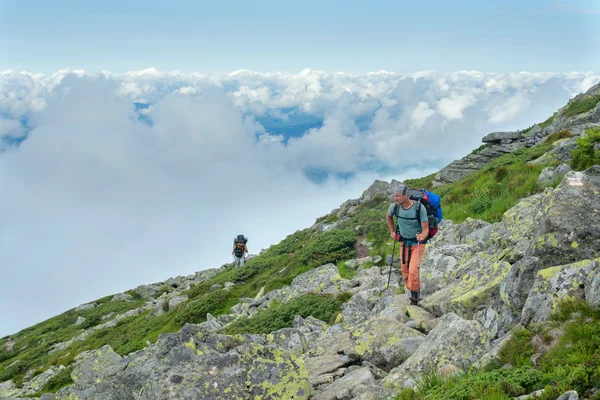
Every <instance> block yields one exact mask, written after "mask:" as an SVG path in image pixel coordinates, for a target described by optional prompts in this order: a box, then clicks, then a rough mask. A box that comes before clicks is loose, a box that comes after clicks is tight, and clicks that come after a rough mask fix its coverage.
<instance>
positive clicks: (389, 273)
mask: <svg viewBox="0 0 600 400" xmlns="http://www.w3.org/2000/svg"><path fill="white" fill-rule="evenodd" d="M395 249H396V237H394V245H393V246H392V260H391V261H390V271H389V272H388V282H387V287H386V288H387V289H389V288H390V277H391V276H392V265H394V250H395Z"/></svg>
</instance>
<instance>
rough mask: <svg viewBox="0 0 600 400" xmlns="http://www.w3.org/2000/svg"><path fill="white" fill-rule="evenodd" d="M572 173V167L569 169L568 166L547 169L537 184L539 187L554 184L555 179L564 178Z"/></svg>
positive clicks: (541, 174)
mask: <svg viewBox="0 0 600 400" xmlns="http://www.w3.org/2000/svg"><path fill="white" fill-rule="evenodd" d="M571 171H572V170H571V167H569V166H568V165H567V164H561V165H559V166H558V167H556V168H552V167H546V168H544V169H543V170H542V172H541V173H540V176H539V177H538V179H537V183H538V185H545V184H548V183H552V182H554V180H555V179H558V178H562V177H563V176H564V175H565V174H566V173H568V172H571Z"/></svg>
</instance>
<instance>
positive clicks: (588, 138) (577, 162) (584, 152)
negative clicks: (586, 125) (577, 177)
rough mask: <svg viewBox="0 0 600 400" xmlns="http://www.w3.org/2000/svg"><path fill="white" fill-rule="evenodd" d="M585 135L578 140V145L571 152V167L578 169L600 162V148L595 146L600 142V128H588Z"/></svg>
mask: <svg viewBox="0 0 600 400" xmlns="http://www.w3.org/2000/svg"><path fill="white" fill-rule="evenodd" d="M585 132H586V135H585V136H584V137H579V138H577V140H576V147H575V149H574V150H573V151H572V152H571V158H572V161H571V167H572V168H573V169H574V170H576V171H581V170H584V169H588V168H589V167H591V166H592V165H595V164H600V150H596V149H595V146H596V144H597V143H600V128H591V129H587V130H586V131H585Z"/></svg>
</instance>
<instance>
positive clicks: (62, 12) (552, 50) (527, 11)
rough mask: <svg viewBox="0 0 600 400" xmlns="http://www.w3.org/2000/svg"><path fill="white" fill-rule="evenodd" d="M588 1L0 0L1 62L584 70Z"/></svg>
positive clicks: (39, 68) (591, 37)
mask: <svg viewBox="0 0 600 400" xmlns="http://www.w3.org/2000/svg"><path fill="white" fill-rule="evenodd" d="M599 18H600V5H599V4H598V2H597V1H563V2H561V3H556V2H551V1H534V0H532V1H513V0H509V1H506V0H505V1H484V2H482V1H472V0H467V1H454V2H448V1H424V2H416V1H377V0H373V1H368V2H367V1H345V2H343V3H341V2H333V1H323V0H320V1H313V0H308V1H303V2H293V3H292V2H282V1H272V0H262V1H261V0H259V1H255V2H248V1H218V2H217V1H168V2H166V1H160V2H159V1H125V2H123V1H114V0H107V1H102V2H87V1H72V0H62V1H57V2H49V1H39V0H38V1H31V0H0V55H1V57H0V70H2V69H9V68H12V69H17V70H28V71H34V72H42V73H51V72H54V71H56V70H58V69H61V68H67V67H68V68H73V69H77V68H81V69H85V70H86V72H92V73H93V72H98V71H101V70H103V69H107V70H110V71H111V72H114V73H122V72H125V71H129V70H138V69H143V68H147V67H156V68H157V69H159V70H168V71H172V70H179V71H201V72H223V71H233V70H237V69H250V70H255V71H274V70H280V71H290V72H297V71H299V70H301V69H303V68H305V67H310V68H313V69H322V70H328V71H335V70H341V71H345V72H368V71H378V70H382V69H383V70H388V71H395V72H413V71H418V70H424V69H427V70H435V71H438V72H451V71H457V70H480V71H485V72H500V73H507V72H519V71H551V72H570V71H575V70H576V71H592V70H594V69H595V68H597V66H598V65H600V49H599V47H600V46H598V43H600V24H598V23H597V21H598V19H599Z"/></svg>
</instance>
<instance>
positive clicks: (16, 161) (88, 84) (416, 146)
mask: <svg viewBox="0 0 600 400" xmlns="http://www.w3.org/2000/svg"><path fill="white" fill-rule="evenodd" d="M599 80H600V75H598V74H595V73H579V72H574V73H569V74H554V73H514V74H492V73H483V72H477V71H460V72H456V73H452V74H441V73H436V72H432V71H422V72H417V73H414V74H409V75H401V74H395V73H390V72H386V71H380V72H376V73H370V74H347V73H330V72H323V71H312V70H310V69H306V70H303V71H301V72H300V73H283V72H273V73H258V72H252V71H246V70H242V71H236V72H233V73H222V74H201V73H183V72H160V71H157V70H155V69H152V68H151V69H146V70H141V71H133V72H129V73H126V74H122V75H115V74H111V73H110V72H107V71H106V72H103V73H100V74H93V75H92V74H86V73H85V72H84V71H78V70H61V71H58V72H56V73H54V74H52V75H42V74H37V73H30V72H22V71H14V70H8V71H0V265H2V267H3V268H2V279H1V280H0V304H2V307H0V310H1V311H0V336H3V335H6V334H10V333H14V332H16V331H17V330H19V329H22V328H24V327H26V326H29V325H31V324H33V323H36V322H39V321H41V320H43V319H45V318H48V317H51V316H53V315H56V314H58V313H60V312H62V311H66V310H67V309H69V308H71V307H74V306H76V305H78V304H81V303H83V302H87V301H91V300H94V299H97V298H100V297H103V296H106V295H109V294H113V293H117V292H122V291H125V290H127V289H130V288H133V287H136V286H137V285H139V284H143V283H151V282H157V281H161V280H164V279H167V278H169V277H172V276H177V275H187V274H190V273H193V272H195V271H199V270H202V269H206V268H213V267H219V266H220V265H221V264H223V263H225V262H229V261H230V260H231V255H230V253H231V240H232V238H233V237H234V236H235V235H237V234H238V233H243V234H245V235H247V236H248V237H249V238H250V241H249V243H248V246H249V249H250V251H251V253H258V251H260V249H261V248H265V247H268V246H269V245H271V244H274V243H277V242H279V241H280V240H281V239H283V238H284V237H285V236H286V235H288V234H291V233H293V232H294V231H296V230H298V229H303V228H306V227H309V226H310V225H312V223H313V222H314V220H315V218H316V217H319V216H321V215H324V214H326V213H328V212H329V211H330V210H331V209H333V208H335V207H337V206H339V204H341V203H342V202H343V201H345V200H347V199H349V198H356V197H358V196H360V194H361V193H362V191H363V190H364V189H366V188H367V187H368V186H369V185H370V184H371V183H372V182H373V180H374V179H384V180H388V181H389V180H390V179H393V178H394V179H406V178H415V177H420V176H425V175H428V174H430V173H433V172H435V171H438V170H439V169H440V168H442V167H444V166H445V165H447V164H448V163H450V162H451V161H452V160H454V159H458V158H461V157H463V156H464V155H466V154H468V153H469V152H470V151H472V150H473V149H474V148H477V147H478V146H479V145H480V144H481V138H482V137H483V136H484V135H486V134H488V133H490V132H493V131H499V130H516V129H523V128H526V127H528V126H530V125H532V124H534V123H539V122H542V121H544V120H545V119H547V118H548V117H549V116H551V115H552V114H553V113H554V112H555V111H556V110H557V109H558V108H560V107H562V106H563V105H564V104H566V103H567V101H568V100H569V99H570V98H572V97H573V96H574V95H576V94H578V93H581V92H583V91H585V90H587V89H588V88H589V87H591V86H592V85H594V84H596V83H598V81H599Z"/></svg>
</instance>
